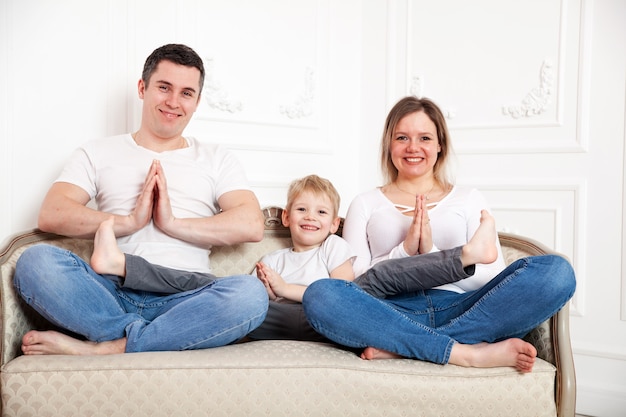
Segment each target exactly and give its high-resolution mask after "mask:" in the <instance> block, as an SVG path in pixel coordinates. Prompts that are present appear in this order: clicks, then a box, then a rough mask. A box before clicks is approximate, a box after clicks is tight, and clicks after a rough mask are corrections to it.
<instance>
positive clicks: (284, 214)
mask: <svg viewBox="0 0 626 417" xmlns="http://www.w3.org/2000/svg"><path fill="white" fill-rule="evenodd" d="M280 218H281V220H282V221H283V226H285V227H289V212H288V211H287V210H286V209H283V212H282V214H281V215H280Z"/></svg>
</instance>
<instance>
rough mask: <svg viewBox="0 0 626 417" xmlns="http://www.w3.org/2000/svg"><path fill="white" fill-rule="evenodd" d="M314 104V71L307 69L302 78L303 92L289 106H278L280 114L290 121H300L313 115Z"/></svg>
mask: <svg viewBox="0 0 626 417" xmlns="http://www.w3.org/2000/svg"><path fill="white" fill-rule="evenodd" d="M314 102H315V71H313V69H312V68H310V67H307V68H306V71H305V76H304V92H303V93H302V94H300V96H299V97H298V98H297V99H296V101H295V102H294V103H293V104H291V105H286V106H280V113H281V114H282V115H284V116H286V117H288V118H290V119H302V118H304V117H309V116H311V115H313V108H314Z"/></svg>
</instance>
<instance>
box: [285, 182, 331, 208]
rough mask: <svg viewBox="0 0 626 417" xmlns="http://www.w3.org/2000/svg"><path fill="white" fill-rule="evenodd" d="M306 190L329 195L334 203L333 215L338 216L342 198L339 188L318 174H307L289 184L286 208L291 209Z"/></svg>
mask: <svg viewBox="0 0 626 417" xmlns="http://www.w3.org/2000/svg"><path fill="white" fill-rule="evenodd" d="M305 191H310V192H312V193H314V194H317V195H322V196H326V197H328V198H329V199H330V202H331V203H332V205H333V217H337V216H338V214H339V205H340V204H341V199H340V197H339V193H338V192H337V189H336V188H335V186H334V185H333V184H332V183H331V182H330V181H329V180H327V179H326V178H321V177H319V176H317V175H307V176H306V177H304V178H300V179H297V180H295V181H293V182H292V183H291V184H290V185H289V190H288V191H287V207H285V210H287V211H289V210H291V206H292V205H293V202H294V200H295V199H296V198H297V197H298V196H299V195H300V194H302V193H303V192H305Z"/></svg>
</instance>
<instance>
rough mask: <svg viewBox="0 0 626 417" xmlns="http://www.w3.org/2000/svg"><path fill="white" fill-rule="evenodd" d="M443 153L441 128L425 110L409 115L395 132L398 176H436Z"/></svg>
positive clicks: (393, 141)
mask: <svg viewBox="0 0 626 417" xmlns="http://www.w3.org/2000/svg"><path fill="white" fill-rule="evenodd" d="M440 150H441V147H440V146H439V140H438V137H437V127H436V126H435V123H433V121H432V120H430V118H429V117H428V116H427V115H426V113H424V112H423V111H418V112H415V113H410V114H407V115H406V116H404V117H403V118H402V119H400V121H399V122H398V124H397V125H396V128H395V130H394V131H393V137H392V138H391V149H390V154H391V160H392V162H393V164H394V166H395V167H396V168H397V170H398V177H402V178H414V177H420V176H423V175H425V174H429V173H432V172H433V167H434V166H435V162H437V155H438V153H439V151H440Z"/></svg>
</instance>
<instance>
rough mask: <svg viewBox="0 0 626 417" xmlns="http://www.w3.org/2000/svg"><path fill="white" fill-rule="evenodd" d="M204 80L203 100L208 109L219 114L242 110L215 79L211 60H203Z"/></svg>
mask: <svg viewBox="0 0 626 417" xmlns="http://www.w3.org/2000/svg"><path fill="white" fill-rule="evenodd" d="M204 68H205V78H204V91H205V94H203V95H204V97H205V100H206V102H207V104H208V105H209V107H210V108H212V109H213V110H217V111H220V112H226V113H239V112H241V111H242V110H243V104H242V103H241V101H237V100H233V99H231V98H230V97H229V94H228V93H227V92H226V91H224V89H223V88H222V86H221V85H220V83H219V82H218V81H217V79H216V78H215V62H214V59H213V58H204Z"/></svg>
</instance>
